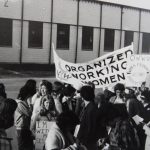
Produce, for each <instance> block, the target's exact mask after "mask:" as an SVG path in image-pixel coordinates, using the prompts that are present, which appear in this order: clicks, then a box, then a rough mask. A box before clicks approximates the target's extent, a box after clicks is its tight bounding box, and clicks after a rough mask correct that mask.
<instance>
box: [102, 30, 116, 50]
mask: <svg viewBox="0 0 150 150" xmlns="http://www.w3.org/2000/svg"><path fill="white" fill-rule="evenodd" d="M108 31H111V32H112V33H113V40H112V41H113V42H112V43H110V44H109V45H111V44H112V46H113V48H108V49H106V48H105V47H109V46H106V44H107V43H106V42H109V41H110V38H108V39H107V40H106V37H107V36H108V37H110V36H109V35H108V33H107V32H108ZM106 34H107V36H106ZM111 36H112V35H111ZM114 48H115V29H105V32H104V52H113V51H114Z"/></svg>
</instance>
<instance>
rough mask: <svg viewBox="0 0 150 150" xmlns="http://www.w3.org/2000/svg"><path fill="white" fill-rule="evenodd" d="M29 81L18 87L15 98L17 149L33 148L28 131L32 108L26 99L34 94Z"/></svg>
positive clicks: (28, 149) (30, 149)
mask: <svg viewBox="0 0 150 150" xmlns="http://www.w3.org/2000/svg"><path fill="white" fill-rule="evenodd" d="M30 81H31V80H30ZM30 81H27V83H26V84H25V85H24V86H23V87H22V88H21V89H20V91H19V94H18V98H17V103H18V107H17V109H16V112H15V126H16V130H17V136H18V148H19V150H33V137H32V134H31V131H30V121H31V115H32V109H31V107H30V105H29V101H28V99H29V98H30V97H32V96H33V95H34V94H35V87H34V86H30V84H29V82H30Z"/></svg>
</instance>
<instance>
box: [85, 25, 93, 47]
mask: <svg viewBox="0 0 150 150" xmlns="http://www.w3.org/2000/svg"><path fill="white" fill-rule="evenodd" d="M82 49H83V50H93V28H92V27H82Z"/></svg>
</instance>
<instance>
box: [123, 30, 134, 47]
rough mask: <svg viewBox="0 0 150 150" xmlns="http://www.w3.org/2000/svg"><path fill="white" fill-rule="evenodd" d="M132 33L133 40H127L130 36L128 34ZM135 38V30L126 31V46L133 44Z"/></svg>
mask: <svg viewBox="0 0 150 150" xmlns="http://www.w3.org/2000/svg"><path fill="white" fill-rule="evenodd" d="M131 33H132V41H130V40H126V39H128V38H129V37H128V36H127V35H129V36H130V34H131ZM133 40H134V32H133V31H125V35H124V46H125V47H126V46H129V45H131V43H132V42H133ZM129 41H130V43H129Z"/></svg>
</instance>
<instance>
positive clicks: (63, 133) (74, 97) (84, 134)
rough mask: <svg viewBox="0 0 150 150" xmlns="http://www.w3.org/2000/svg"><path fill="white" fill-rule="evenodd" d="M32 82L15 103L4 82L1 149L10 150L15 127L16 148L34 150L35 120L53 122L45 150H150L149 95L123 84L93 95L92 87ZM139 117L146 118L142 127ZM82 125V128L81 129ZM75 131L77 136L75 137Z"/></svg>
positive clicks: (0, 104) (1, 86)
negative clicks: (7, 132)
mask: <svg viewBox="0 0 150 150" xmlns="http://www.w3.org/2000/svg"><path fill="white" fill-rule="evenodd" d="M38 86H39V87H38V88H37V83H36V81H35V80H32V79H30V80H28V81H27V82H26V83H25V85H23V86H22V87H21V89H20V91H19V92H18V96H17V98H16V100H13V99H11V98H7V93H6V92H5V86H4V84H3V83H1V84H0V149H1V150H3V149H6V150H7V149H11V145H10V142H9V137H7V135H6V130H7V129H9V128H10V127H12V126H14V127H15V129H16V132H17V137H16V139H17V143H18V150H34V147H35V142H34V140H35V133H36V121H53V122H54V124H53V126H52V127H51V128H50V131H49V133H48V136H47V139H46V141H45V145H44V147H43V149H45V150H148V149H150V148H149V147H148V144H149V138H148V137H149V136H150V135H147V134H148V133H147V132H145V129H144V126H147V127H148V129H149V124H150V123H149V121H150V91H149V89H148V88H146V87H145V83H142V85H141V87H139V88H129V87H125V86H124V85H123V84H121V83H117V84H116V85H115V86H114V91H113V92H112V91H110V90H108V89H107V88H106V89H105V90H103V91H102V90H101V91H98V92H97V93H95V86H94V84H92V83H90V82H89V83H87V84H85V85H78V86H74V85H70V84H66V83H61V82H59V81H54V82H53V83H51V82H49V81H47V80H42V81H41V82H40V83H39V85H38ZM135 116H139V117H141V118H143V121H141V122H139V123H138V124H137V123H136V121H135V120H134V119H133V118H134V117H135ZM77 127H78V128H77ZM75 132H76V134H74V133H75Z"/></svg>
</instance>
